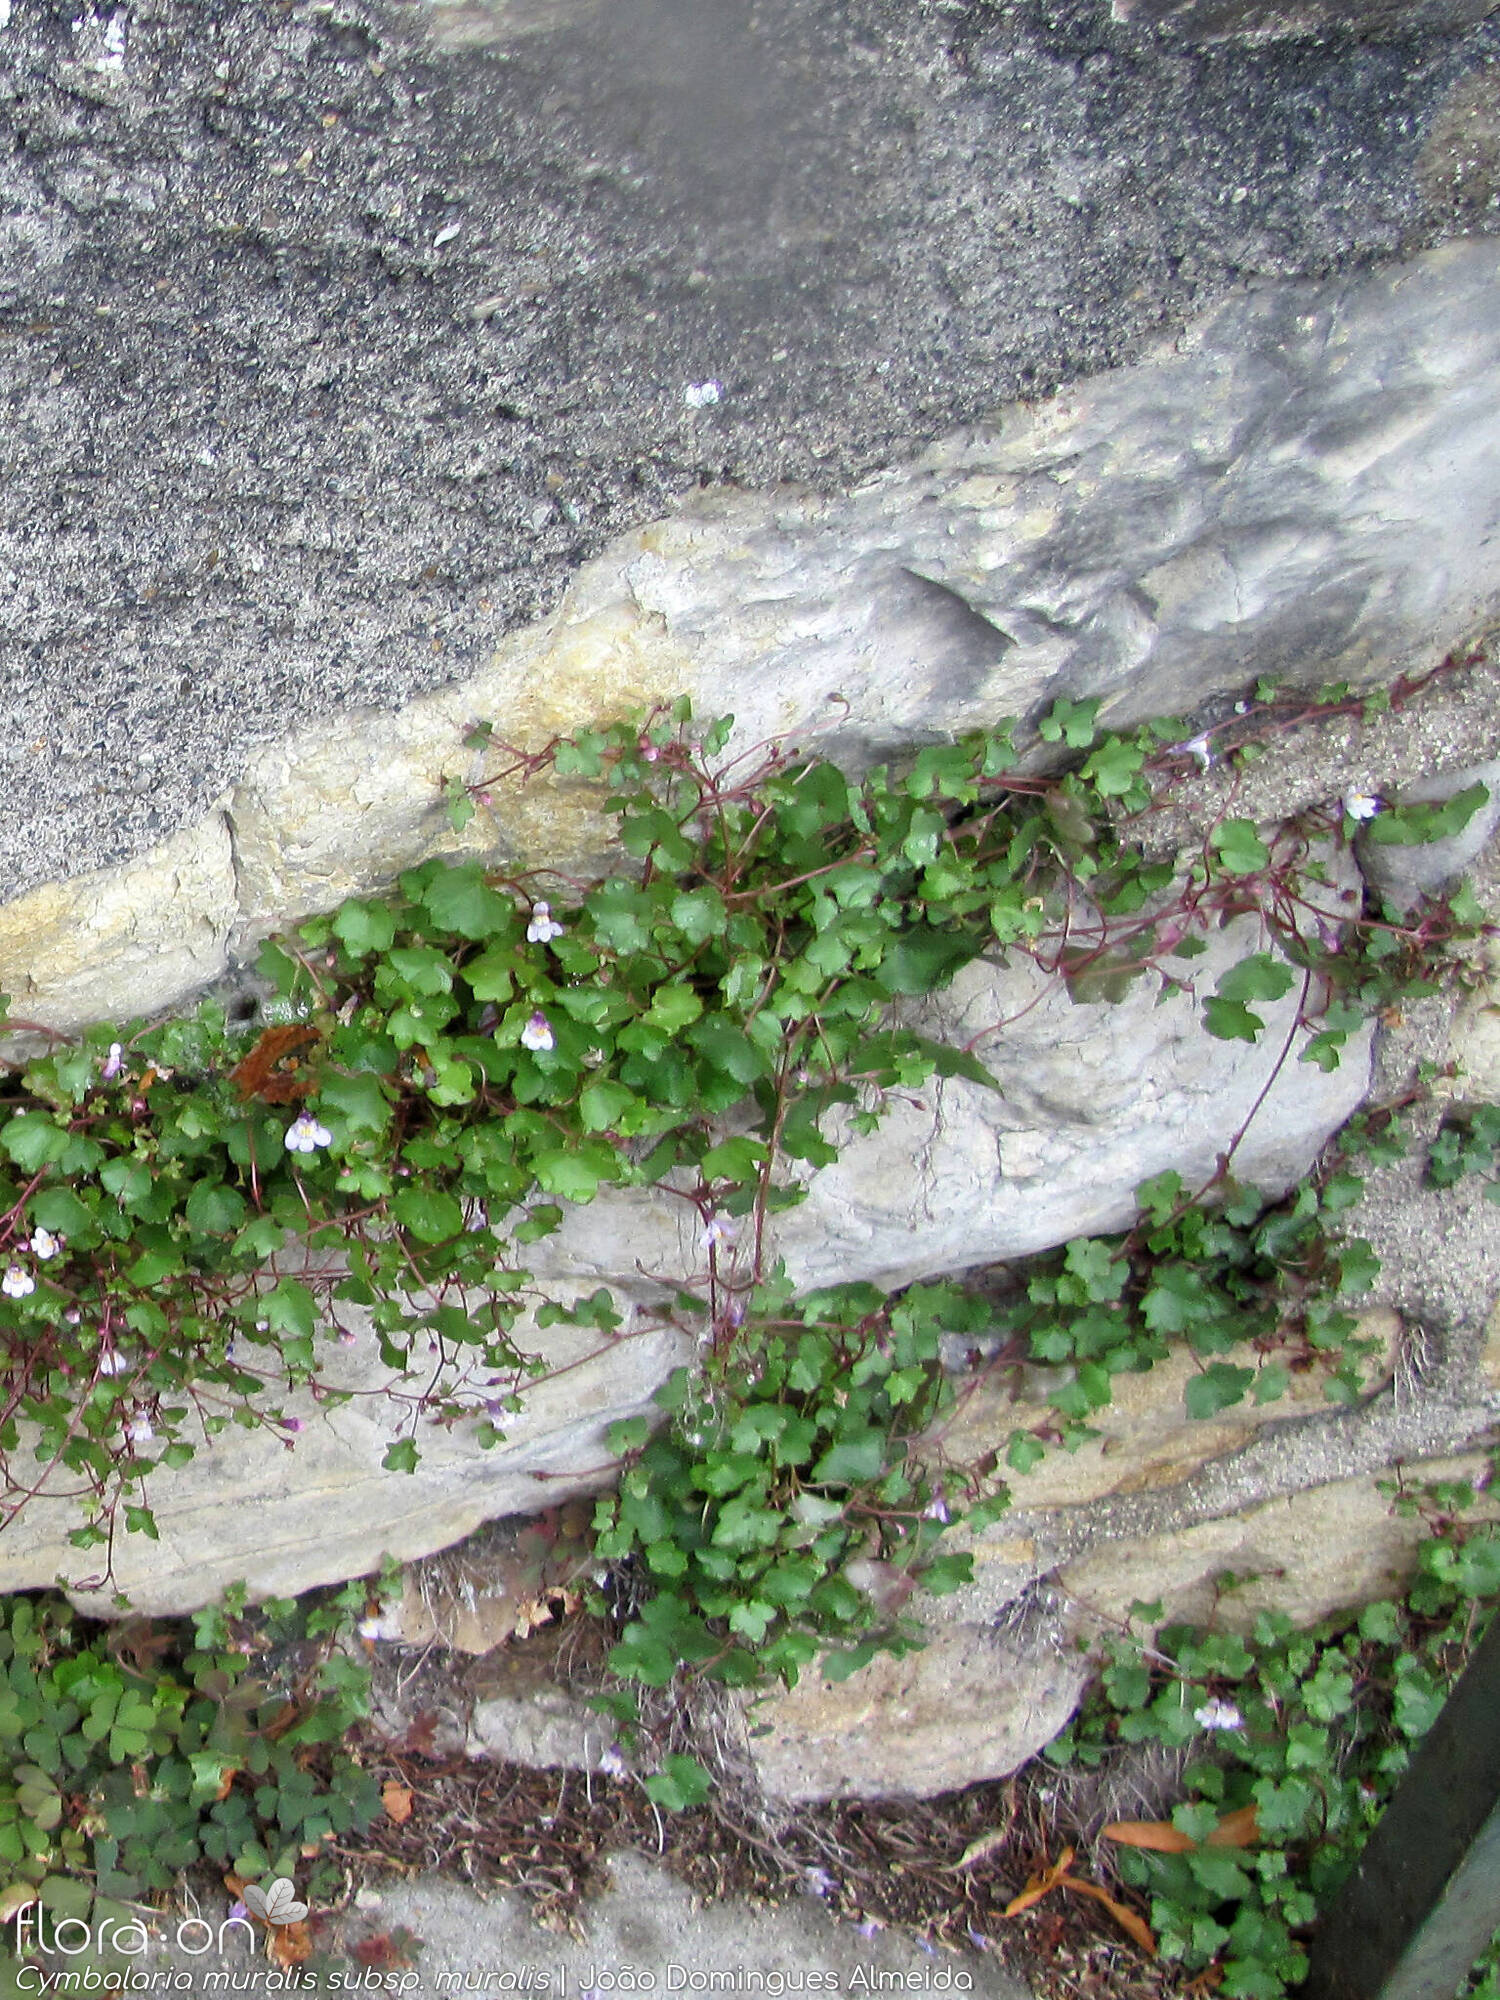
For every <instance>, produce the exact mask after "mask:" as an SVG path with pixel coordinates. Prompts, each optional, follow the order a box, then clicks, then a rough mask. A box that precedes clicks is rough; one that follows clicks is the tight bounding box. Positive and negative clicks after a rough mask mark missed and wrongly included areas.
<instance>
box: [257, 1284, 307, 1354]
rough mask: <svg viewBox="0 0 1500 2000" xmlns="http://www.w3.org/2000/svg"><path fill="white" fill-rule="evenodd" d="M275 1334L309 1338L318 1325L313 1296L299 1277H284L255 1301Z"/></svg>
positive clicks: (262, 1316)
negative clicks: (299, 1280)
mask: <svg viewBox="0 0 1500 2000" xmlns="http://www.w3.org/2000/svg"><path fill="white" fill-rule="evenodd" d="M255 1304H256V1306H257V1307H258V1309H259V1317H260V1318H261V1319H263V1320H265V1321H266V1323H267V1325H268V1326H269V1328H270V1330H271V1332H273V1333H281V1334H290V1335H292V1336H294V1337H296V1336H301V1337H302V1338H303V1339H306V1338H308V1337H309V1336H310V1335H311V1333H312V1331H313V1328H314V1327H315V1326H316V1325H317V1323H318V1309H317V1306H316V1304H315V1303H314V1301H313V1295H312V1293H311V1292H310V1291H309V1290H308V1289H307V1287H306V1285H300V1284H298V1282H297V1280H296V1279H295V1278H282V1279H280V1280H279V1281H278V1282H277V1284H276V1285H275V1286H273V1287H272V1289H271V1290H270V1291H269V1292H263V1293H262V1294H261V1296H260V1297H259V1298H258V1299H257V1300H256V1301H255Z"/></svg>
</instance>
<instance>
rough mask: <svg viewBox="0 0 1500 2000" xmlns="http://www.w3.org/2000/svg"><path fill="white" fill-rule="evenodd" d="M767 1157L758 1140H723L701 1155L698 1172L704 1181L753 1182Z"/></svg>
mask: <svg viewBox="0 0 1500 2000" xmlns="http://www.w3.org/2000/svg"><path fill="white" fill-rule="evenodd" d="M767 1157H768V1155H767V1152H766V1148H765V1147H764V1146H763V1145H762V1144H761V1142H760V1140H759V1139H725V1140H724V1141H723V1143H722V1144H721V1145H718V1146H712V1147H710V1148H709V1150H708V1151H707V1152H706V1153H705V1154H704V1155H703V1159H702V1161H701V1162H700V1172H701V1173H702V1175H703V1178H704V1179H705V1180H706V1181H719V1180H723V1181H753V1180H756V1179H758V1177H759V1174H760V1169H761V1166H762V1164H763V1163H764V1161H765V1160H766V1159H767Z"/></svg>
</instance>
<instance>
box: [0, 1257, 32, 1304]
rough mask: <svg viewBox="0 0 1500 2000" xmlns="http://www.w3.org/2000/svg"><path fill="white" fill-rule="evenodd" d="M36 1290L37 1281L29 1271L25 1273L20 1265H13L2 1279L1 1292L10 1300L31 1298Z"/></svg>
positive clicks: (0, 1280) (0, 1281)
mask: <svg viewBox="0 0 1500 2000" xmlns="http://www.w3.org/2000/svg"><path fill="white" fill-rule="evenodd" d="M35 1290H36V1279H35V1278H33V1277H32V1275H31V1273H30V1272H29V1271H23V1270H22V1269H21V1267H20V1265H19V1264H12V1265H11V1266H10V1268H9V1270H8V1271H7V1272H6V1274H5V1276H4V1277H3V1278H0V1292H4V1294H5V1296H6V1297H7V1298H8V1299H24V1298H29V1297H30V1295H31V1293H33V1292H34V1291H35Z"/></svg>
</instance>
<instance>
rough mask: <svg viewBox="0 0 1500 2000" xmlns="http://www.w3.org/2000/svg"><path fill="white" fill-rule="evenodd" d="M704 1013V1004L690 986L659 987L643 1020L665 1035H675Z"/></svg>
mask: <svg viewBox="0 0 1500 2000" xmlns="http://www.w3.org/2000/svg"><path fill="white" fill-rule="evenodd" d="M702 1012H703V1002H702V1001H701V1000H700V999H699V998H698V996H697V994H696V993H695V992H694V991H693V989H692V988H691V987H690V986H659V987H658V988H657V990H656V992H655V994H654V995H653V996H652V1000H651V1005H650V1007H648V1008H647V1010H646V1013H645V1015H644V1017H643V1018H644V1019H645V1020H646V1021H647V1022H648V1023H649V1025H650V1026H651V1027H653V1028H659V1029H660V1030H661V1032H662V1033H663V1034H664V1035H675V1034H676V1033H677V1031H678V1029H679V1028H685V1027H687V1025H688V1023H689V1022H691V1021H696V1020H697V1018H698V1016H699V1015H700V1014H701V1013H702Z"/></svg>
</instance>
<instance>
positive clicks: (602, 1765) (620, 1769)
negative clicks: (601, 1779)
mask: <svg viewBox="0 0 1500 2000" xmlns="http://www.w3.org/2000/svg"><path fill="white" fill-rule="evenodd" d="M595 1768H596V1769H597V1770H600V1771H602V1772H603V1773H604V1775H605V1777H606V1778H628V1777H629V1776H630V1766H629V1765H628V1764H627V1763H626V1762H625V1759H624V1758H623V1757H622V1756H621V1755H620V1746H619V1744H618V1743H611V1744H610V1746H609V1748H608V1749H607V1750H605V1751H602V1752H601V1753H600V1757H599V1762H598V1764H597V1765H596V1766H595Z"/></svg>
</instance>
